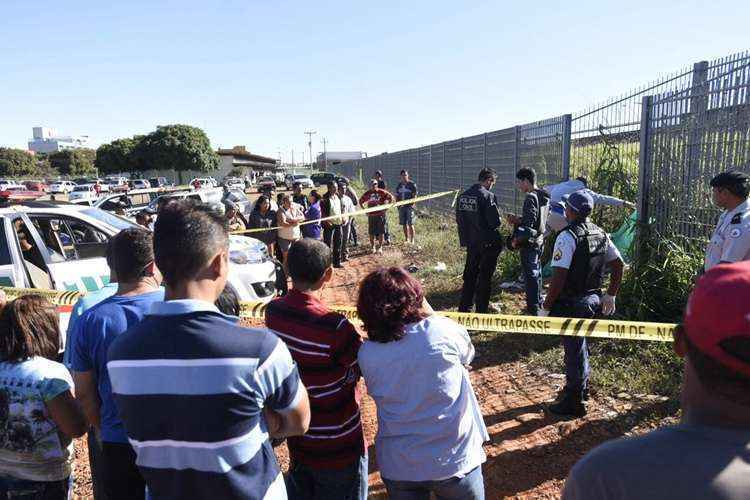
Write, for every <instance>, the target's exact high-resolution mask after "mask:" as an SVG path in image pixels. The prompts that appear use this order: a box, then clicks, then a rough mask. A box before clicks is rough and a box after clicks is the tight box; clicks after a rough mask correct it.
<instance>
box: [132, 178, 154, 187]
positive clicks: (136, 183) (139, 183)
mask: <svg viewBox="0 0 750 500" xmlns="http://www.w3.org/2000/svg"><path fill="white" fill-rule="evenodd" d="M128 187H129V188H130V189H150V188H151V183H150V182H148V181H147V180H146V179H130V180H129V181H128Z"/></svg>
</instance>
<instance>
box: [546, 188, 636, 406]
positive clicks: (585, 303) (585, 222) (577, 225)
mask: <svg viewBox="0 0 750 500" xmlns="http://www.w3.org/2000/svg"><path fill="white" fill-rule="evenodd" d="M563 202H564V204H565V218H566V219H567V221H568V222H569V225H568V227H567V228H565V229H564V230H563V231H562V232H561V233H560V234H559V235H558V237H557V239H556V240H555V248H554V250H553V253H552V269H553V271H552V283H551V284H550V287H549V290H548V291H547V297H546V299H545V301H544V305H543V308H542V309H541V310H540V311H539V313H538V314H539V316H547V315H550V316H555V317H563V318H594V317H595V316H597V315H599V314H600V313H601V314H602V315H604V316H610V315H612V314H614V312H615V296H616V295H617V291H618V290H619V288H620V283H621V282H622V270H623V267H624V266H623V262H622V257H621V256H620V252H619V251H618V250H617V247H615V245H614V244H613V243H612V240H611V239H610V238H609V236H607V233H605V232H604V231H603V230H602V229H601V228H599V227H598V226H597V225H596V224H594V223H593V222H591V221H589V219H588V216H589V214H590V213H591V210H592V209H593V208H594V199H593V198H592V197H591V195H590V194H588V193H587V192H586V191H576V192H574V193H571V194H570V195H566V196H565V197H563ZM607 266H609V268H610V269H611V272H612V274H611V277H610V281H609V287H608V288H607V293H606V294H605V295H604V296H602V292H601V289H602V285H603V284H604V275H605V271H606V268H607ZM571 324H572V325H573V324H574V323H571ZM571 328H574V326H572V327H571ZM578 333H582V332H578ZM562 342H563V348H564V350H565V379H566V380H565V388H564V389H563V390H562V392H561V393H560V395H559V397H558V400H557V402H556V403H555V404H552V405H550V407H549V410H550V411H551V412H552V413H556V414H558V415H566V416H576V417H582V416H583V415H585V414H586V407H585V406H584V405H583V400H584V399H586V397H587V395H588V380H589V358H588V357H589V354H588V346H587V345H586V338H585V337H583V336H580V337H579V336H575V337H572V336H563V337H562Z"/></svg>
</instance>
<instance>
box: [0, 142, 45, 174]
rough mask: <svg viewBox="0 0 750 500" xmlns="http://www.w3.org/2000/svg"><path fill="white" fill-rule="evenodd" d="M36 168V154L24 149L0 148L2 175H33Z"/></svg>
mask: <svg viewBox="0 0 750 500" xmlns="http://www.w3.org/2000/svg"><path fill="white" fill-rule="evenodd" d="M36 170H37V169H36V161H35V159H34V155H31V154H29V153H27V152H26V151H24V150H22V149H14V148H0V175H2V176H22V175H32V174H34V173H36Z"/></svg>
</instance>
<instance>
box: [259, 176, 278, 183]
mask: <svg viewBox="0 0 750 500" xmlns="http://www.w3.org/2000/svg"><path fill="white" fill-rule="evenodd" d="M260 182H275V181H274V179H273V177H261V178H260Z"/></svg>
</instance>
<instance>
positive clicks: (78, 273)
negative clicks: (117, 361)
mask: <svg viewBox="0 0 750 500" xmlns="http://www.w3.org/2000/svg"><path fill="white" fill-rule="evenodd" d="M131 227H138V226H136V225H135V224H134V223H133V222H131V221H129V220H127V219H124V218H121V217H118V216H116V215H113V214H110V213H109V212H105V211H104V210H100V209H98V208H93V207H87V206H77V205H71V204H59V203H56V202H49V201H44V202H39V201H37V202H28V203H22V204H18V205H11V206H7V207H4V208H0V248H4V249H5V254H6V255H5V257H6V258H5V259H4V260H3V259H0V286H11V287H18V288H42V289H54V290H62V291H75V292H82V293H85V292H90V291H94V290H98V289H99V288H102V287H103V286H104V285H105V284H107V283H109V276H110V272H109V267H108V266H107V260H106V258H105V251H106V248H107V242H108V241H109V239H110V238H111V237H112V236H114V235H115V234H117V233H118V232H120V231H121V230H123V229H127V228H131ZM229 260H230V262H229V283H230V284H231V285H232V286H233V287H234V289H235V290H236V291H237V295H239V298H240V300H243V301H247V300H253V301H254V300H262V301H265V302H268V301H270V300H271V299H272V298H273V297H274V296H275V294H276V266H275V264H274V262H273V260H271V257H270V256H269V255H268V251H267V249H266V245H265V244H263V243H262V242H260V241H258V240H256V239H254V238H249V237H247V236H236V235H232V236H230V242H229ZM60 316H61V317H60V320H61V321H60V328H61V331H62V332H65V331H66V329H67V322H68V320H69V318H70V308H68V309H67V311H65V310H63V311H62V314H61V315H60ZM63 340H64V339H63Z"/></svg>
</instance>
